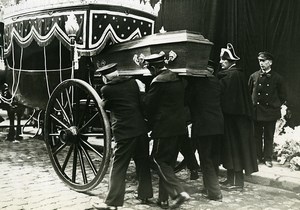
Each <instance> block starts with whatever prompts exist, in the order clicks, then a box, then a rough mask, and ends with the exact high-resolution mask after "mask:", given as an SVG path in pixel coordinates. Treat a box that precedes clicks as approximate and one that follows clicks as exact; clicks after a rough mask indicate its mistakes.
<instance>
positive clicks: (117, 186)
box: [93, 63, 153, 209]
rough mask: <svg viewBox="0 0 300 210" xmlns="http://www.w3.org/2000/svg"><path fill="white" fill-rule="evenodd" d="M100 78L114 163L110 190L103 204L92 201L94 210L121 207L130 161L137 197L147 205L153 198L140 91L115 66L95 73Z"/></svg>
mask: <svg viewBox="0 0 300 210" xmlns="http://www.w3.org/2000/svg"><path fill="white" fill-rule="evenodd" d="M96 73H100V74H101V75H102V79H103V82H104V84H105V85H104V86H103V87H102V88H101V95H102V99H103V107H104V109H106V110H109V111H110V118H111V126H112V133H113V137H114V140H115V143H116V145H115V147H114V154H113V163H112V168H111V171H110V180H109V189H108V194H107V197H106V199H105V202H104V203H103V202H100V201H95V202H94V203H93V206H94V207H95V208H96V209H117V207H118V206H123V203H124V194H125V178H126V171H127V168H128V165H129V163H130V160H131V158H133V159H134V161H135V165H136V172H137V180H138V181H139V186H138V198H139V199H140V200H141V202H142V203H143V204H146V203H147V202H148V201H147V199H148V198H151V197H152V196H153V190H152V183H151V174H150V163H149V138H148V134H147V132H148V129H147V126H146V122H145V119H144V116H143V114H142V110H141V104H140V101H141V100H140V89H139V85H138V84H137V82H136V80H135V79H133V78H132V77H125V76H119V73H118V71H117V64H116V63H113V64H108V65H106V66H104V67H101V68H100V69H98V70H97V71H96Z"/></svg>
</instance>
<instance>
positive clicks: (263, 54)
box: [257, 52, 274, 60]
mask: <svg viewBox="0 0 300 210" xmlns="http://www.w3.org/2000/svg"><path fill="white" fill-rule="evenodd" d="M257 58H258V59H262V60H273V59H274V56H273V55H272V54H271V53H269V52H259V53H258V57H257Z"/></svg>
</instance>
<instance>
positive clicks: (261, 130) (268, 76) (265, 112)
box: [248, 52, 286, 167]
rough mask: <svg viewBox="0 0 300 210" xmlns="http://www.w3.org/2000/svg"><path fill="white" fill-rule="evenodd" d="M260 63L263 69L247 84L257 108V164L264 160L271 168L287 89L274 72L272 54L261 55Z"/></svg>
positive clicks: (252, 76)
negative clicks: (276, 132)
mask: <svg viewBox="0 0 300 210" xmlns="http://www.w3.org/2000/svg"><path fill="white" fill-rule="evenodd" d="M258 62H259V65H260V68H261V69H260V70H258V71H256V72H254V73H253V74H252V75H251V76H250V78H249V82H248V85H249V89H250V93H251V96H252V102H253V107H254V120H255V121H254V131H255V133H254V137H255V140H256V146H257V148H256V150H257V159H258V162H263V161H264V162H265V164H266V165H267V166H268V167H272V166H273V164H272V153H273V141H274V140H273V138H274V132H275V125H276V121H277V120H278V119H279V118H280V117H281V114H280V108H281V105H282V104H283V103H284V102H285V101H286V87H285V84H284V80H283V78H282V77H281V76H280V75H279V74H278V73H277V72H274V71H271V70H272V69H271V66H272V63H273V55H272V54H271V53H269V52H260V53H259V54H258ZM262 139H263V140H262ZM262 142H263V143H264V144H263V143H262ZM263 145H264V146H263Z"/></svg>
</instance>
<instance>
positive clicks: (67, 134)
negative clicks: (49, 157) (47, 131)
mask: <svg viewBox="0 0 300 210" xmlns="http://www.w3.org/2000/svg"><path fill="white" fill-rule="evenodd" d="M59 137H60V140H61V141H62V142H65V143H76V142H77V141H78V128H77V127H76V126H71V127H70V128H68V129H64V130H61V131H60V134H59Z"/></svg>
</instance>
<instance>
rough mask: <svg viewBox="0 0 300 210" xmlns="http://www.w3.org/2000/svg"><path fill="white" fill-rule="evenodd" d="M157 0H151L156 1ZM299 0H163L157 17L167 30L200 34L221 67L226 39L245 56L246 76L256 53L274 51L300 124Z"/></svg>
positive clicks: (255, 67)
mask: <svg viewBox="0 0 300 210" xmlns="http://www.w3.org/2000/svg"><path fill="white" fill-rule="evenodd" d="M156 2H157V0H152V3H153V4H154V3H156ZM299 11H300V1H299V0H163V1H162V8H161V10H160V13H159V16H158V18H157V21H156V29H155V30H156V32H158V31H159V29H160V28H161V26H164V28H165V30H166V31H175V30H191V31H197V32H200V33H201V34H202V35H203V36H204V37H205V38H207V39H209V40H210V41H212V42H213V43H214V46H213V49H212V52H211V56H210V59H211V60H213V61H214V62H215V69H216V70H217V69H218V68H219V63H218V62H219V53H220V49H221V48H222V47H226V44H227V43H228V42H230V43H232V44H233V45H234V47H235V50H236V53H237V54H238V55H239V56H240V57H241V60H240V62H239V65H240V67H242V68H243V69H244V70H245V71H246V73H247V75H248V76H249V75H250V74H251V73H253V72H254V71H256V70H258V69H259V65H258V62H257V53H258V52H260V51H269V52H271V53H272V54H273V55H274V57H275V60H274V62H273V70H274V71H277V72H278V73H280V74H281V75H282V76H283V77H284V78H285V79H286V81H287V85H288V103H289V107H290V108H291V110H292V113H293V119H294V121H295V123H296V124H297V125H299V124H300V70H299V67H300V12H299Z"/></svg>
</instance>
